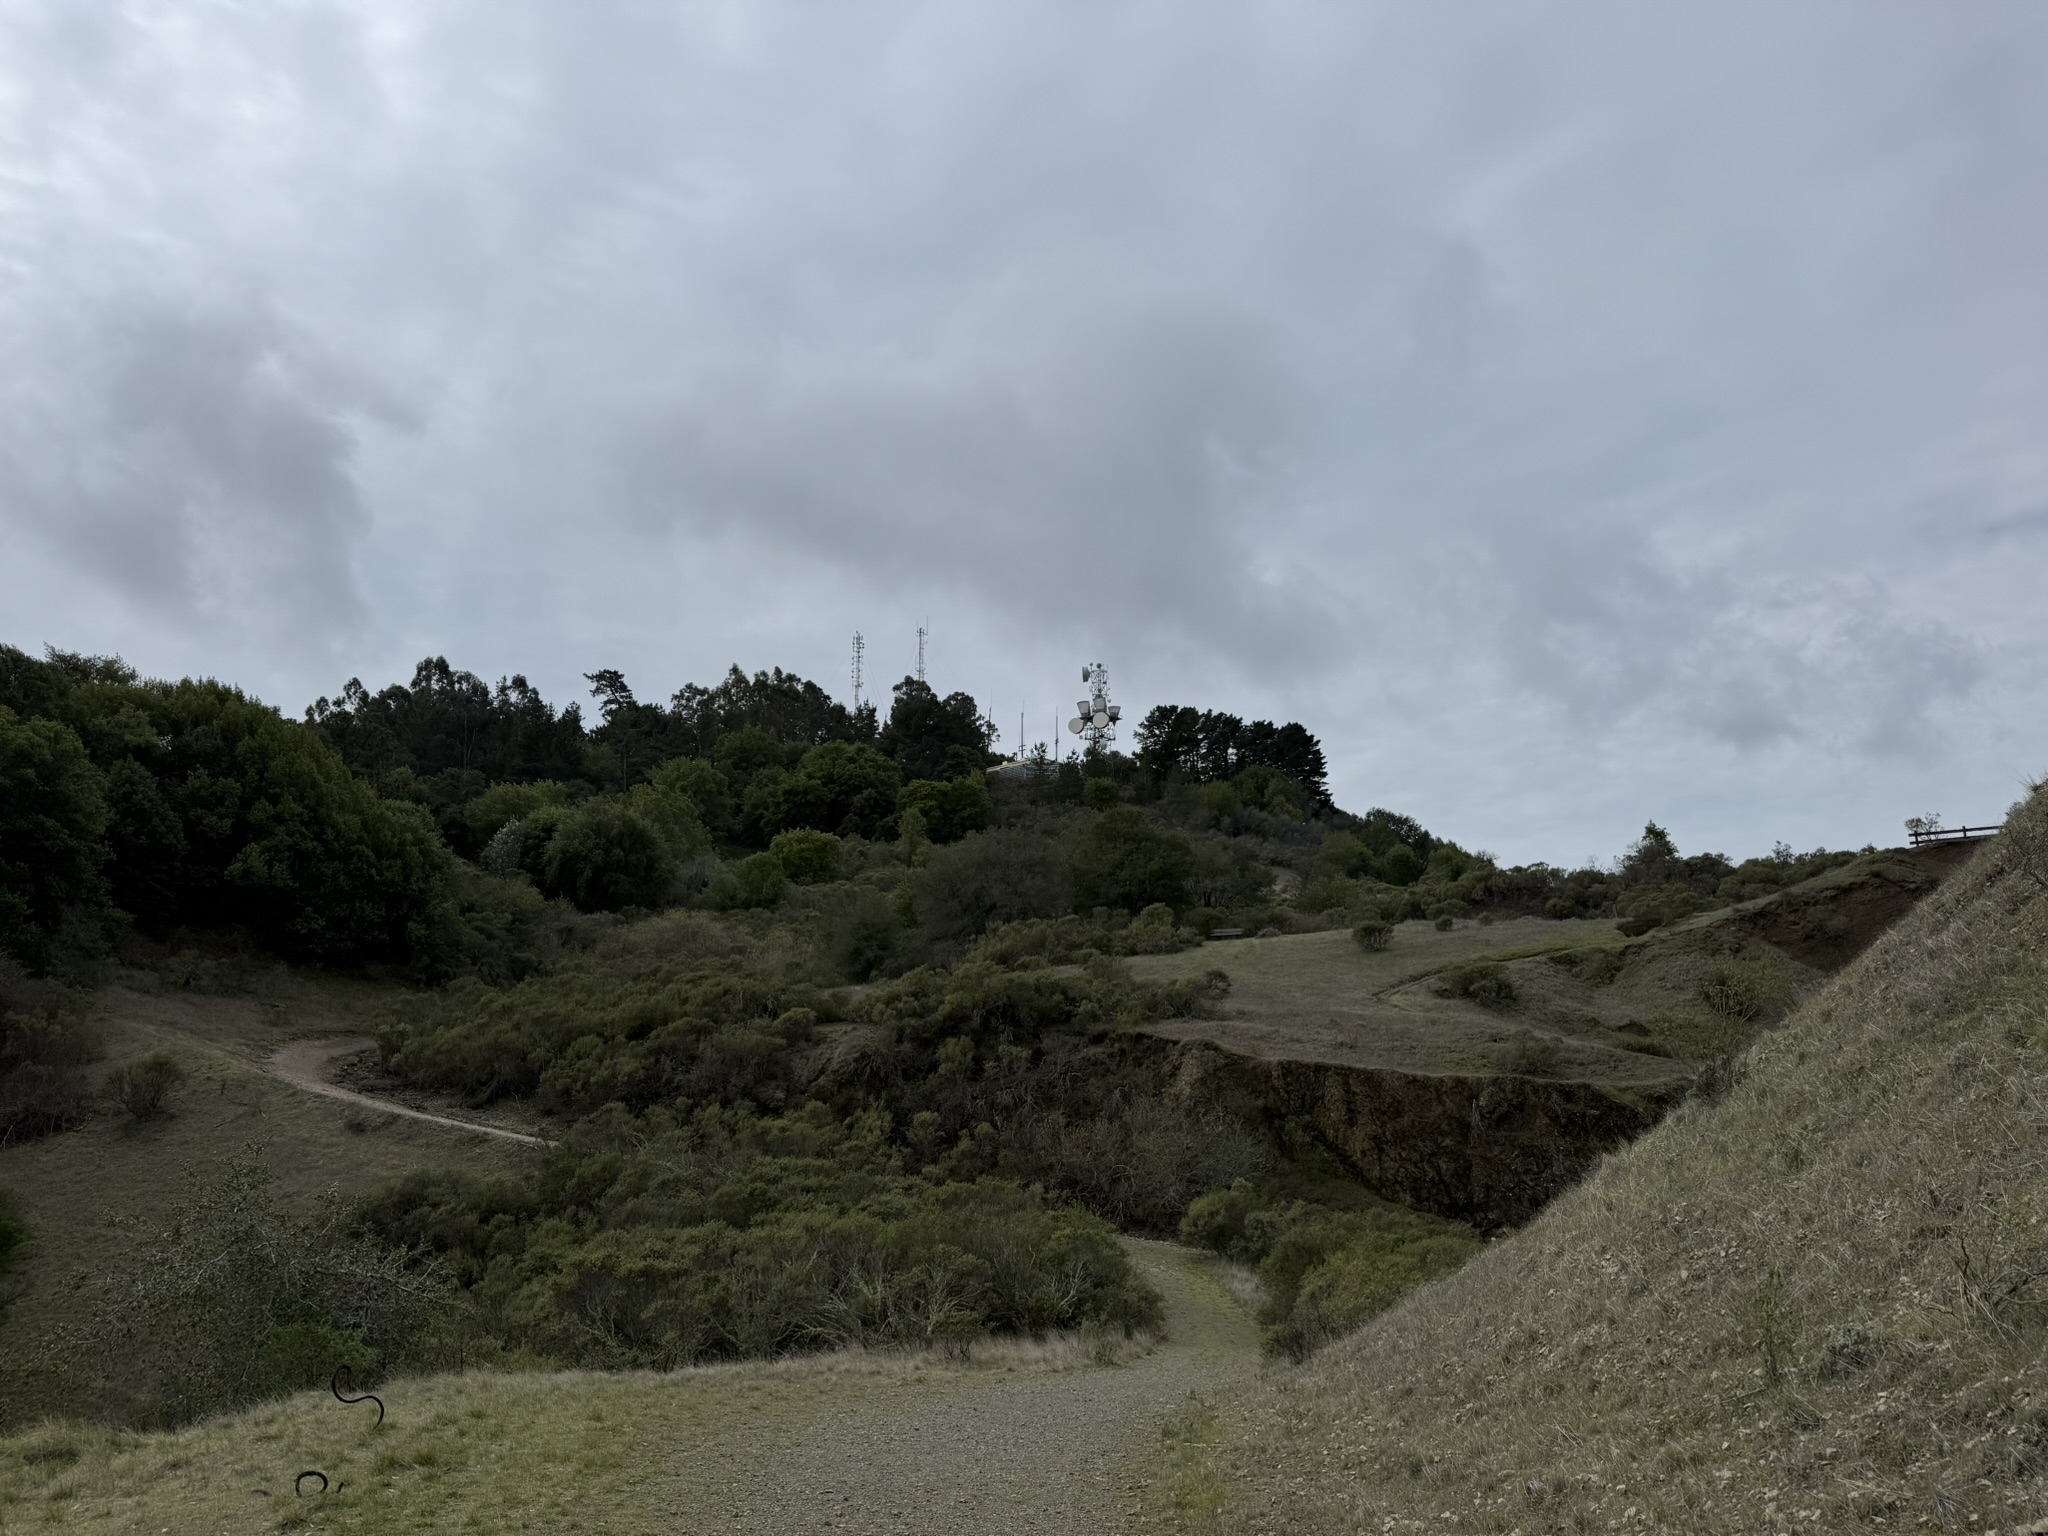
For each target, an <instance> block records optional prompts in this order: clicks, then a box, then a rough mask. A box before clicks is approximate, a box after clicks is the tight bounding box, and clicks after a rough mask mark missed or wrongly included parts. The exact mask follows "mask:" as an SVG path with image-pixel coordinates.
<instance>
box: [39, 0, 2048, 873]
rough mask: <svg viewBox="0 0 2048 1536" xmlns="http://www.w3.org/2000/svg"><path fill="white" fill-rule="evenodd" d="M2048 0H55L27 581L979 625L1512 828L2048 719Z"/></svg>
mask: <svg viewBox="0 0 2048 1536" xmlns="http://www.w3.org/2000/svg"><path fill="white" fill-rule="evenodd" d="M2044 79H2048V8H2044V7H2042V6H2040V5H2038V4H2032V3H2024V0H2021V3H2014V4H1998V3H1993V0H1971V3H1969V4H1964V5H1932V4H1926V3H1924V0H1916V3H1912V4H1898V5H1887V4H1881V3H1873V0H1854V3H1847V4H1841V5H1826V4H1819V3H1803V4H1799V5H1786V4H1784V3H1782V0H1768V3H1763V4H1757V5H1752V6H1744V5H1740V4H1715V5H1692V6H1664V5H1643V4H1639V3H1636V0H1617V3H1615V4H1612V5H1604V6H1602V5H1577V4H1564V3H1546V4H1543V5H1536V6H1532V5H1526V4H1520V3H1516V4H1501V5H1497V6H1487V5H1482V4H1476V3H1473V4H1464V3H1461V4H1458V5H1443V4H1436V3H1423V0H1412V3H1406V4H1399V5H1372V4H1365V3H1360V0H1344V3H1341V4H1331V5H1314V4H1269V5H1256V4H1241V5H1234V6H1223V5H1205V4H1199V3H1193V0H1159V3H1155V4H1146V5H1117V4H1112V3H1107V0H1075V3H1071V4H1065V3H1057V0H1009V3H1007V4H988V5H983V4H976V3H971V0H933V3H928V4H921V5H918V4H893V5H892V4H866V3H850V0H833V3H831V4H811V5H802V6H799V5H789V6H781V5H774V4H767V3H743V4H742V3H728V4H713V3H699V4H654V3H600V0H574V3H570V0H557V3H553V4H535V3H524V0H477V3H473V4H460V3H448V4H434V3H423V0H389V3H376V0H364V3H360V4H348V5H343V4H321V3H306V4H289V3H276V4H272V3H263V4H246V5H241V4H226V3H221V4H204V3H187V4H176V3H131V4H125V5H123V4H116V3H113V0H107V3H94V4H79V3H77V0H49V3H38V0H0V638H5V639H6V640H8V641H10V642H12V643H14V644H17V645H23V646H26V647H29V648H31V649H35V648H40V647H41V646H42V645H43V644H45V643H54V644H56V645H60V646H63V647H66V648H73V649H85V650H91V651H110V650H118V651H119V652H121V653H122V654H124V655H125V656H127V657H128V658H129V659H130V660H132V661H133V662H135V663H136V664H137V665H138V666H140V667H141V668H142V669H143V670H144V671H145V672H148V673H152V674H170V675H177V674H183V673H188V672H190V673H205V674H212V675H215V676H219V677H223V678H226V679H229V680H232V681H235V682H238V683H240V684H242V685H243V686H245V687H247V688H248V689H250V690H251V691H252V692H254V693H256V694H258V695H260V696H261V697H262V698H264V699H266V700H268V701H270V702H272V703H275V704H277V705H279V706H280V707H282V708H284V709H285V710H286V711H287V712H289V713H293V714H296V713H298V712H299V711H300V710H301V709H303V707H304V706H305V705H306V704H307V703H308V702H309V701H310V700H312V699H313V698H314V697H315V696H317V695H319V694H322V693H332V692H334V691H335V690H336V689H337V688H338V687H339V686H340V685H341V684H342V683H343V682H345V681H346V680H347V679H348V678H349V677H351V676H360V677H362V678H363V680H364V681H365V682H367V683H369V684H370V685H371V686H372V687H377V686H381V685H382V684H383V683H385V682H388V681H391V680H394V679H401V678H404V677H407V676H409V675H410V671H411V666H412V663H413V662H414V661H416V660H417V659H418V658H420V657H421V656H424V655H430V654H446V655H447V657H448V658H449V660H450V661H451V662H453V663H455V664H456V665H457V666H459V667H465V668H468V669H470V670H472V671H475V672H478V673H480V674H482V675H484V676H485V677H486V678H492V679H494V678H496V677H497V676H499V675H500V674H502V673H506V672H512V671H523V672H525V673H526V674H527V675H528V676H529V677H530V678H532V679H533V681H534V682H535V683H536V684H537V685H539V686H540V687H541V688H542V689H543V690H544V691H545V692H547V693H548V694H549V695H550V696H551V697H553V698H555V699H556V700H557V701H559V702H567V701H568V700H569V699H571V698H573V697H578V696H580V695H582V693H583V692H584V686H585V685H584V684H583V682H582V679H581V674H582V673H584V672H587V671H591V670H593V669H595V668H597V667H601V666H616V667H621V668H623V669H624V670H625V671H626V673H627V676H628V678H629V680H630V681H631V682H632V683H633V685H634V687H635V688H636V690H637V691H638V692H639V694H640V695H641V696H642V697H643V698H650V697H651V698H664V697H666V696H667V695H668V694H669V693H670V692H671V691H673V690H674V689H675V688H676V687H678V686H679V685H680V684H682V683H684V682H686V681H691V680H700V681H708V680H712V679H714V678H715V677H716V676H717V675H718V674H720V673H722V671H723V670H724V668H725V667H726V666H727V665H728V664H729V663H732V662H738V663H739V664H741V665H742V666H744V667H746V668H748V669H750V670H751V669H753V668H757V667H766V666H774V665H781V666H785V667H790V668H793V669H796V670H798V671H800V672H802V673H804V674H805V675H807V676H812V677H815V678H817V679H818V680H819V681H821V682H822V683H824V684H825V685H826V686H827V687H829V688H831V689H832V690H833V691H834V692H836V693H839V694H841V695H842V696H843V695H844V694H845V693H846V692H847V691H848V678H847V661H848V649H849V642H850V639H851V636H852V634H853V632H854V631H855V630H856V629H859V630H861V631H863V632H864V633H865V634H866V636H867V643H868V675H869V679H870V686H871V691H873V692H877V693H881V694H883V696H884V697H885V698H886V689H887V686H888V684H889V683H890V682H891V681H893V680H894V679H896V678H898V677H900V676H902V675H903V674H904V673H905V672H906V671H908V670H909V669H910V667H911V665H912V663H913V661H914V659H915V649H916V634H915V631H916V628H917V625H918V623H919V622H920V621H921V620H923V619H925V618H926V617H927V616H929V620H930V627H931V641H930V672H931V677H932V681H933V682H934V683H935V684H936V685H937V686H939V687H940V688H941V690H942V691H945V690H951V689H955V688H962V689H966V690H967V691H969V692H971V693H973V694H974V695H975V696H976V697H977V698H979V699H981V700H983V701H984V703H985V704H986V705H987V706H988V707H989V709H990V710H991V712H992V713H993V715H994V716H995V718H996V720H997V722H998V723H999V725H1000V726H1001V728H1002V731H1003V740H1002V746H1003V747H1004V748H1005V749H1010V748H1013V747H1014V746H1015V744H1016V733H1017V717H1018V712H1019V710H1020V709H1023V710H1025V711H1026V712H1027V714H1026V721H1025V724H1026V737H1027V740H1037V739H1040V738H1043V737H1045V736H1046V735H1048V734H1049V731H1050V729H1051V727H1052V724H1053V721H1054V719H1055V717H1057V719H1058V720H1059V721H1060V722H1061V724H1062V725H1063V724H1064V721H1065V719H1066V717H1067V716H1068V715H1069V714H1071V713H1072V705H1073V701H1074V699H1075V698H1076V697H1078V696H1079V688H1078V684H1079V681H1080V668H1081V665H1082V663H1084V662H1087V661H1093V660H1098V659H1099V660H1101V661H1104V662H1106V663H1107V664H1108V666H1109V668H1110V675H1111V679H1112V684H1113V692H1114V694H1115V695H1116V696H1117V697H1119V698H1120V699H1121V700H1122V702H1123V703H1124V705H1125V708H1126V711H1127V714H1128V715H1129V716H1136V715H1138V714H1141V713H1142V712H1143V711H1144V710H1145V709H1146V708H1147V707H1149V706H1150V705H1152V704H1155V703H1159V702H1161V701H1171V702H1176V703H1192V704H1199V705H1204V706H1208V707H1215V708H1227V709H1231V710H1234V711H1237V712H1239V713H1241V714H1245V715H1251V716H1269V717H1273V718H1277V719H1282V720H1285V719H1289V718H1296V719H1300V720H1301V721H1302V722H1304V723H1305V724H1307V725H1308V726H1309V728H1310V729H1311V730H1314V731H1315V732H1317V733H1318V734H1319V735H1320V736H1321V738H1322V740H1323V743H1324V746H1325V749H1326V751H1327V752H1328V755H1329V758H1330V763H1331V768H1332V781H1333V786H1334V788H1335V790H1336V793H1337V797H1338V799H1339V801H1340V803H1342V804H1344V805H1346V806H1348V807H1352V808H1356V809H1363V808H1364V807H1366V806H1368V805H1371V804H1385V805H1390V806H1394V807H1396V808H1398V809H1401V810H1404V811H1407V812H1410V813H1411V814H1414V815H1416V816H1418V817H1419V818H1421V819H1422V820H1423V821H1424V822H1425V823H1426V824H1428V825H1429V826H1431V827H1432V828H1433V829H1435V830H1437V831H1439V832H1440V833H1443V834H1446V835H1449V836H1453V837H1456V838H1458V839H1459V840H1461V841H1463V842H1464V843H1466V844H1467V846H1477V847H1485V848H1489V849H1491V850H1493V851H1495V852H1496V853H1497V854H1499V855H1501V856H1502V857H1504V858H1510V859H1515V860H1526V859H1537V858H1541V859H1548V860H1551V861H1553V862H1562V863H1573V862H1577V861H1580V860H1582V859H1584V858H1586V857H1588V856H1600V857H1607V856H1611V855H1612V854H1613V853H1614V852H1616V851H1617V850H1618V849H1619V848H1620V847H1621V846H1622V845H1623V844H1624V843H1626V842H1627V841H1628V839H1629V838H1630V837H1631V836H1632V835H1633V834H1634V833H1635V832H1636V831H1638V830H1639V829H1640V828H1641V826H1642V823H1643V821H1644V820H1645V819H1646V818H1649V817H1655V818H1656V819H1658V820H1659V821H1661V822H1663V823H1665V824H1666V825H1668V826H1669V827H1671V828H1672V830H1673V832H1674V833H1675V835H1676V836H1677V839H1678V841H1679V843H1680V846H1681V847H1682V848H1684V849H1686V850H1688V851H1696V850H1698V849H1701V848H1706V847H1711V848H1717V849H1722V850H1725V851H1727V852H1729V853H1732V854H1736V855H1737V856H1740V855H1742V854H1746V853H1751V852H1759V851H1762V850H1764V849H1767V848H1768V847H1769V846H1770V844H1771V843H1772V842H1773V841H1775V840H1778V839H1784V840H1785V841H1788V842H1790V843H1793V844H1795V845H1797V846H1799V847H1802V848H1804V847H1811V846H1814V845H1816V844H1822V843H1825V844H1828V845H1831V846H1844V845H1847V846H1854V845H1857V844H1861V843H1863V842H1866V841H1876V842H1880V843H1885V842H1892V841H1896V840H1898V838H1899V836H1900V825H1899V824H1900V821H1901V820H1902V819H1903V818H1904V817H1905V816H1907V815H1910V814H1914V813H1917V812H1927V811H1938V812H1941V813H1943V814H1945V815H1946V816H1947V818H1948V820H1949V821H1950V822H1951V823H1955V822H1959V821H1961V820H1963V819H1965V818H1968V819H1969V820H1971V821H1981V820H1984V819H1986V818H1991V819H1996V818H1997V817H1999V816H2001V815H2002V814H2003V812H2004V809H2005V807H2006V805H2007V803H2008V802H2009V801H2011V800H2012V799H2013V798H2014V797H2015V795H2016V794H2017V793H2018V792H2019V786H2020V781H2021V779H2022V777H2023V776H2025V775H2027V774H2030V773H2042V772H2048V665H2044V664H2048V580H2044V578H2048V171H2044V167H2048V91H2044V90H2043V88H2042V81H2043V80H2044Z"/></svg>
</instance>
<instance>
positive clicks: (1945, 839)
mask: <svg viewBox="0 0 2048 1536" xmlns="http://www.w3.org/2000/svg"><path fill="white" fill-rule="evenodd" d="M1997 832H1998V828H1996V827H1935V828H1932V829H1930V830H1926V831H1919V832H1909V833H1908V834H1907V836H1909V837H1911V838H1912V839H1913V846H1914V847H1915V848H1918V847H1921V846H1923V845H1924V844H1927V843H1962V842H1968V841H1970V840H1972V839H1974V838H1979V837H1992V836H1995V835H1996V834H1997Z"/></svg>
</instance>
